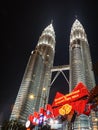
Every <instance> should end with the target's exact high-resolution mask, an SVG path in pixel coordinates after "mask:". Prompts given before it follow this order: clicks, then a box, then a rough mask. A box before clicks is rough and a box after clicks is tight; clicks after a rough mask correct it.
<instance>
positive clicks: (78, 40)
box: [10, 19, 98, 130]
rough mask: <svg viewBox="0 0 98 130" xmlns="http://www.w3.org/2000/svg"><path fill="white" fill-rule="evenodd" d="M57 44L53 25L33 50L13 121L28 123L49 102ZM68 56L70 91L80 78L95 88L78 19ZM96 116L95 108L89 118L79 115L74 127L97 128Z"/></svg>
mask: <svg viewBox="0 0 98 130" xmlns="http://www.w3.org/2000/svg"><path fill="white" fill-rule="evenodd" d="M55 43H56V42H55V32H54V29H53V25H52V24H50V25H49V26H47V27H46V28H45V29H44V31H43V32H42V34H41V36H40V37H39V41H38V44H37V46H36V48H35V50H34V51H32V52H31V55H30V58H29V61H28V64H27V67H26V70H25V73H24V76H23V79H22V82H21V85H20V89H19V92H18V94H17V98H16V101H15V104H14V107H13V110H12V113H11V116H10V120H11V119H15V120H19V121H20V122H22V123H25V122H26V120H27V117H28V115H29V114H31V113H33V111H38V110H39V108H40V107H44V105H45V104H46V103H47V102H48V98H49V91H50V83H51V76H52V71H51V69H52V68H53V62H54V55H55ZM61 51H62V50H61ZM69 55H70V57H69V68H70V70H69V88H70V90H69V91H71V90H72V89H73V88H74V87H75V85H76V84H77V83H78V82H80V81H81V82H83V83H84V84H85V85H86V86H87V87H88V89H89V90H90V89H92V88H93V87H94V86H95V79H94V73H93V69H92V61H91V55H90V48H89V44H88V40H87V36H86V33H85V30H84V28H83V26H82V25H81V23H80V22H79V21H78V20H77V19H76V20H75V22H74V23H73V25H72V28H71V34H70V44H69ZM33 98H34V100H32V99H33ZM96 116H98V113H95V112H93V111H92V112H91V115H90V117H87V116H84V115H81V116H80V117H77V118H76V120H75V122H74V125H73V128H72V129H73V130H90V129H91V130H97V129H98V125H97V124H96V122H95V121H94V118H95V117H96ZM66 129H68V128H66ZM68 130H69V129H68Z"/></svg>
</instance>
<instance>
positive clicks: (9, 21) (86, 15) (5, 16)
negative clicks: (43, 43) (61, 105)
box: [0, 0, 98, 121]
mask: <svg viewBox="0 0 98 130" xmlns="http://www.w3.org/2000/svg"><path fill="white" fill-rule="evenodd" d="M97 8H98V4H97V0H90V1H89V2H87V1H86V0H81V1H80V0H65V1H62V0H60V1H59V0H58V1H57V0H49V1H46V0H45V1H44V0H39V1H38V0H20V1H19V0H17V1H12V0H9V1H7V0H4V1H2V3H1V4H0V31H1V40H0V41H1V42H0V45H1V47H0V49H1V51H0V52H1V55H0V57H1V58H0V61H1V67H0V69H1V73H0V74H1V82H0V83H1V84H0V121H2V120H5V119H8V118H9V114H10V112H11V108H12V106H13V104H14V101H15V99H16V96H17V92H18V90H19V87H20V84H21V81H22V78H23V74H24V71H25V68H26V65H27V62H28V59H29V56H30V53H31V51H32V50H34V49H35V47H36V45H37V42H38V39H39V36H40V35H41V33H42V31H43V30H44V28H45V27H46V26H48V25H49V24H50V23H51V20H53V26H54V30H55V34H56V52H55V60H54V65H56V66H57V65H65V64H69V38H70V31H71V26H72V24H73V22H74V20H75V18H76V17H77V18H78V20H79V21H80V22H81V24H82V25H83V26H84V29H85V31H86V34H87V38H88V42H89V45H90V50H91V57H92V62H93V66H94V72H95V77H96V83H97V84H98V80H97V79H98V33H97V30H98V11H97ZM56 91H60V92H63V93H67V92H68V84H67V83H66V81H65V79H64V77H63V76H62V75H60V76H59V77H58V78H57V80H56V81H55V82H54V84H53V85H52V88H51V93H52V92H53V93H54V92H56ZM50 97H51V96H50ZM51 100H52V98H50V102H51Z"/></svg>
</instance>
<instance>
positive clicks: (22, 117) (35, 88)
mask: <svg viewBox="0 0 98 130" xmlns="http://www.w3.org/2000/svg"><path fill="white" fill-rule="evenodd" d="M54 54H55V33H54V29H53V26H52V24H50V25H49V26H47V27H46V28H45V29H44V31H43V32H42V35H41V36H40V38H39V41H38V44H37V46H36V49H35V50H34V51H32V52H31V56H30V58H29V61H28V64H27V67H26V70H25V73H24V76H23V80H22V82H21V85H20V88H19V92H18V94H17V98H16V101H15V104H14V107H13V110H12V113H11V116H10V120H12V119H13V120H18V121H19V122H21V123H24V124H25V122H26V121H27V117H28V115H29V114H31V113H33V111H39V108H40V107H44V105H45V104H46V102H47V101H48V96H49V89H50V87H49V84H50V81H51V68H52V67H53V61H54ZM33 97H34V99H33Z"/></svg>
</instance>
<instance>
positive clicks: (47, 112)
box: [27, 82, 98, 129]
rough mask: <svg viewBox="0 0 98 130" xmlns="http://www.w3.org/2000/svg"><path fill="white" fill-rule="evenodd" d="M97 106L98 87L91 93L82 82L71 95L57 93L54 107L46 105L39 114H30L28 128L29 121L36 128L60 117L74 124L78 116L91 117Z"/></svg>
mask: <svg viewBox="0 0 98 130" xmlns="http://www.w3.org/2000/svg"><path fill="white" fill-rule="evenodd" d="M97 105H98V87H97V86H96V87H95V88H93V89H92V90H91V91H90V92H89V91H88V89H87V87H86V86H85V85H84V84H83V83H82V82H80V83H78V84H77V85H76V87H75V88H74V89H73V90H72V92H71V93H69V94H66V95H64V94H62V93H60V92H57V93H56V96H55V98H54V101H53V103H52V105H50V104H46V106H45V108H40V110H39V112H34V113H33V114H30V115H29V117H28V121H27V126H28V129H29V125H28V122H29V121H30V122H31V123H32V125H33V126H36V125H43V124H44V122H48V121H49V120H51V119H53V120H55V119H57V118H59V117H61V118H62V117H63V119H65V120H67V121H70V122H74V120H75V117H76V115H77V116H78V115H81V114H85V115H87V116H89V114H90V112H91V109H95V108H96V106H97ZM80 106H81V107H80ZM30 122H29V123H30Z"/></svg>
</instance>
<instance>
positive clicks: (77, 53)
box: [69, 19, 98, 130]
mask: <svg viewBox="0 0 98 130" xmlns="http://www.w3.org/2000/svg"><path fill="white" fill-rule="evenodd" d="M69 54H70V88H71V89H73V88H74V87H75V86H76V84H77V83H79V82H80V81H81V82H83V83H84V84H85V85H86V86H87V87H88V89H89V90H90V89H92V88H93V87H94V86H95V80H94V73H93V68H92V61H91V56H90V50H89V44H88V41H87V37H86V33H85V31H84V28H83V26H82V25H81V23H80V22H79V21H78V20H77V19H76V20H75V22H74V24H73V26H72V28H71V34H70V50H69ZM70 91H71V90H70ZM79 107H81V106H79ZM95 115H96V116H97V118H98V113H96V114H95V112H94V111H92V112H91V116H90V117H88V116H86V115H81V116H78V117H77V118H76V120H75V122H74V125H73V130H90V129H91V130H97V129H98V124H97V122H96V116H95Z"/></svg>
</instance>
